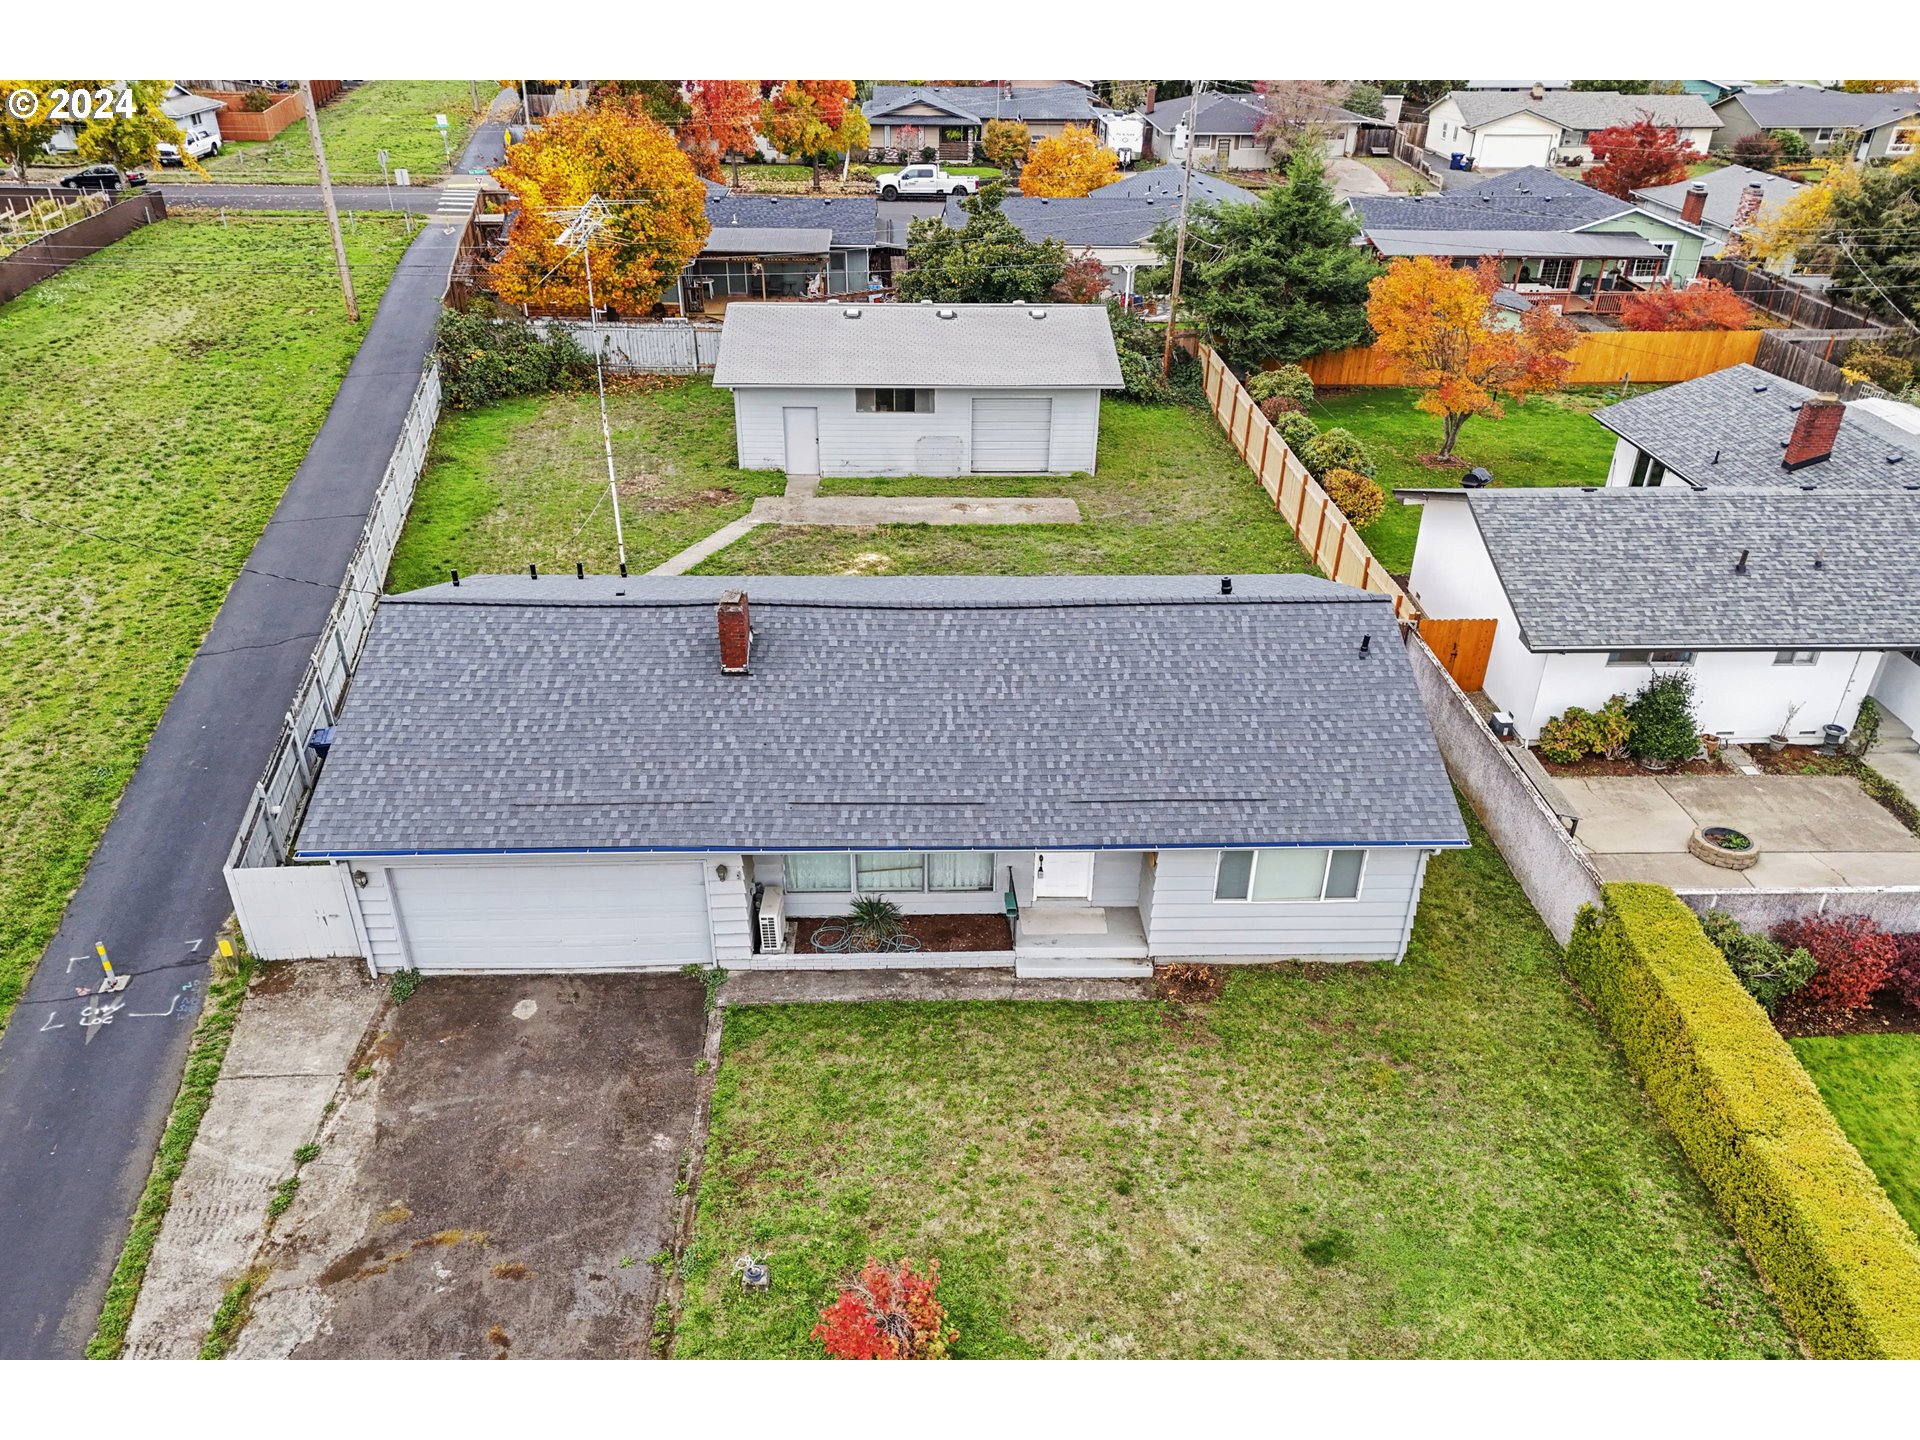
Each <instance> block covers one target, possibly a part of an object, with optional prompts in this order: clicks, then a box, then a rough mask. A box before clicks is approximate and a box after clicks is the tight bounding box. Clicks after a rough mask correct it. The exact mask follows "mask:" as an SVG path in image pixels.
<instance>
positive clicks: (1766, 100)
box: [1713, 85, 1920, 160]
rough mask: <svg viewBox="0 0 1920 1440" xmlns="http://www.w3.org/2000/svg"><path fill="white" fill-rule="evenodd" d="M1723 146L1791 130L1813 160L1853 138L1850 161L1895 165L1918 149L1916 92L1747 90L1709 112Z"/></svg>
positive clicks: (1790, 87) (1918, 95)
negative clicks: (1717, 122) (1893, 162)
mask: <svg viewBox="0 0 1920 1440" xmlns="http://www.w3.org/2000/svg"><path fill="white" fill-rule="evenodd" d="M1713 113H1714V114H1716V115H1718V116H1719V117H1720V121H1721V124H1722V125H1723V126H1725V129H1724V130H1723V131H1722V139H1723V141H1724V143H1726V144H1728V145H1731V144H1732V143H1733V142H1734V141H1735V140H1738V139H1739V138H1740V137H1741V136H1742V135H1751V134H1754V133H1755V132H1756V131H1759V132H1771V131H1774V130H1794V131H1797V132H1799V135H1800V138H1801V139H1803V140H1805V141H1806V142H1807V145H1808V147H1809V148H1810V149H1811V150H1812V151H1813V153H1814V154H1816V155H1822V154H1825V153H1826V152H1827V151H1828V150H1829V149H1831V148H1832V147H1833V145H1834V144H1835V143H1836V142H1837V141H1840V140H1841V139H1842V138H1843V137H1845V136H1848V135H1852V136H1854V137H1855V143H1854V150H1853V154H1854V158H1855V159H1858V160H1889V159H1891V160H1898V159H1902V158H1904V157H1905V156H1908V155H1911V154H1913V153H1914V151H1915V150H1916V149H1920V93H1915V92H1913V91H1902V92H1896V93H1894V94H1890V95H1856V94H1854V93H1852V92H1851V91H1847V90H1817V89H1814V88H1813V87H1812V86H1810V85H1772V86H1767V87H1765V88H1758V87H1750V88H1748V89H1745V90H1742V91H1741V92H1740V93H1739V94H1737V95H1729V96H1728V97H1727V98H1726V99H1724V100H1722V101H1721V102H1720V103H1719V104H1717V105H1715V106H1714V107H1713Z"/></svg>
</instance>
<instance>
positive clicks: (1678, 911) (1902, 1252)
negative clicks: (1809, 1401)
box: [1566, 884, 1920, 1359]
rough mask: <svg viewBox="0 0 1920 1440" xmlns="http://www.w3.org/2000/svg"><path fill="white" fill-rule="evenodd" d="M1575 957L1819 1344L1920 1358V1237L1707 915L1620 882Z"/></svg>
mask: <svg viewBox="0 0 1920 1440" xmlns="http://www.w3.org/2000/svg"><path fill="white" fill-rule="evenodd" d="M1604 893H1605V897H1606V899H1605V908H1604V909H1603V910H1595V909H1594V908H1593V907H1591V906H1589V907H1586V908H1585V909H1583V910H1582V911H1581V913H1580V918H1579V919H1578V921H1576V922H1575V925H1574V932H1573V937H1572V940H1571V942H1570V943H1569V945H1568V947H1567V952H1566V954H1567V969H1568V971H1569V972H1570V973H1571V974H1572V976H1573V978H1574V981H1575V982H1576V983H1577V984H1578V985H1579V986H1580V988H1581V989H1582V990H1583V991H1584V992H1585V993H1586V996H1587V998H1588V999H1589V1000H1591V1001H1592V1002H1593V1006H1594V1008H1595V1010H1596V1011H1598V1012H1599V1015H1600V1018H1601V1020H1602V1021H1603V1023H1604V1024H1605V1025H1606V1028H1607V1030H1608V1031H1609V1032H1610V1033H1611V1034H1612V1036H1613V1038H1614V1040H1615V1041H1616V1042H1618V1044H1619V1045H1620V1047H1621V1049H1622V1050H1623V1051H1624V1052H1625V1054H1626V1057H1627V1060H1628V1062H1629V1063H1630V1064H1631V1065H1632V1067H1633V1069H1634V1070H1635V1072H1636V1073H1637V1074H1638V1075H1639V1076H1640V1078H1641V1080H1642V1081H1643V1083H1644V1084H1645V1085H1646V1088H1647V1096H1648V1098H1649V1099H1650V1100H1652V1101H1653V1104H1654V1106H1655V1108H1657V1109H1658V1110H1659V1111H1660V1113H1661V1116H1662V1117H1663V1118H1664V1119H1665V1120H1666V1122H1667V1124H1668V1125H1669V1126H1670V1127H1671V1128H1672V1130H1673V1132H1674V1135H1675V1136H1676V1138H1678V1140H1679V1141H1680V1145H1681V1148H1682V1149H1683V1150H1684V1151H1685V1152H1686V1155H1687V1158H1688V1160H1689V1161H1690V1162H1691V1163H1692V1165H1693V1168H1694V1170H1695V1172H1696V1173H1697V1174H1698V1175H1699V1176H1700V1179H1701V1181H1702V1183H1703V1184H1705V1186H1706V1187H1707V1190H1708V1192H1709V1193H1710V1194H1712V1196H1713V1197H1714V1200H1715V1202H1716V1203H1717V1204H1718V1205H1719V1207H1720V1211H1721V1213H1722V1214H1723V1215H1725V1216H1726V1217H1727V1219H1728V1221H1729V1222H1730V1223H1731V1224H1732V1226H1733V1228H1734V1230H1735V1232H1736V1233H1737V1234H1738V1235H1739V1236H1740V1239H1741V1241H1742V1242H1743V1243H1744V1244H1745V1246H1746V1248H1747V1251H1748V1253H1749V1254H1750V1255H1751V1256H1752V1257H1753V1261H1754V1264H1755V1266H1756V1267H1757V1268H1758V1269H1759V1271H1760V1274H1761V1276H1762V1277H1763V1278H1764V1279H1765V1280H1766V1281H1767V1283H1768V1284H1769V1285H1770V1286H1771V1287H1772V1289H1773V1292H1774V1294H1775V1295H1776V1296H1777V1297H1778V1298H1779V1301H1780V1307H1781V1309H1782V1311H1784V1312H1785V1314H1786V1317H1787V1319H1788V1321H1789V1322H1790V1323H1791V1324H1792V1325H1793V1326H1794V1328H1795V1329H1796V1330H1798V1331H1799V1332H1800V1335H1801V1337H1802V1339H1804V1340H1805V1341H1806V1344H1807V1346H1808V1348H1809V1349H1810V1350H1811V1351H1812V1352H1813V1353H1814V1354H1815V1355H1818V1356H1821V1357H1822V1358H1827V1359H1847V1358H1851V1359H1868V1358H1876V1357H1888V1358H1891V1357H1900V1358H1907V1359H1911V1358H1920V1307H1915V1306H1914V1304H1913V1303H1912V1297H1913V1296H1914V1295H1915V1294H1920V1245H1916V1244H1915V1243H1914V1238H1913V1233H1912V1232H1911V1231H1910V1230H1908V1229H1907V1226H1906V1222H1905V1221H1903V1220H1902V1219H1901V1218H1900V1214H1899V1212H1898V1211H1896V1210H1895V1209H1894V1208H1893V1205H1892V1203H1891V1202H1890V1201H1889V1200H1888V1199H1887V1197H1886V1194H1885V1193H1884V1192H1883V1191H1882V1190H1881V1189H1880V1185H1879V1182H1878V1181H1876V1180H1875V1179H1874V1177H1873V1172H1872V1171H1870V1170H1868V1169H1867V1167H1866V1163H1865V1162H1864V1161H1863V1160H1861V1158H1860V1156H1859V1154H1858V1153H1857V1152H1856V1151H1855V1150H1854V1148H1853V1147H1852V1146H1851V1145H1850V1144H1848V1143H1847V1139H1846V1137H1845V1136H1844V1135H1843V1134H1841V1132H1840V1128H1839V1126H1838V1125H1837V1124H1835V1123H1834V1119H1833V1116H1832V1114H1831V1113H1829V1111H1828V1110H1827V1107H1826V1104H1825V1102H1824V1101H1822V1100H1821V1098H1820V1092H1819V1091H1818V1090H1817V1089H1815V1088H1814V1084H1813V1081H1812V1080H1811V1079H1810V1078H1809V1077H1808V1075H1807V1072H1806V1071H1805V1070H1803V1069H1801V1068H1800V1062H1799V1061H1798V1060H1796V1059H1795V1058H1794V1055H1793V1051H1792V1050H1791V1049H1790V1048H1789V1047H1788V1045H1787V1043H1786V1041H1784V1040H1782V1039H1781V1038H1780V1035H1779V1032H1777V1031H1776V1030H1775V1029H1774V1028H1773V1026H1772V1025H1771V1024H1770V1023H1769V1022H1768V1020H1767V1017H1766V1016H1765V1015H1764V1014H1762V1013H1761V1010H1760V1007H1759V1006H1758V1005H1756V1004H1754V1002H1753V1000H1752V998H1751V997H1750V996H1748V995H1747V994H1746V993H1745V992H1744V991H1742V990H1741V988H1740V986H1739V984H1738V983H1737V982H1736V981H1735V980H1734V978H1733V973H1732V971H1731V970H1729V969H1728V968H1727V965H1726V963H1725V961H1724V960H1723V959H1722V958H1721V956H1720V952H1719V951H1718V950H1716V949H1715V948H1714V946H1713V945H1712V943H1711V942H1709V941H1708V939H1707V937H1706V935H1705V934H1704V933H1703V932H1702V931H1701V929H1700V925H1699V923H1698V922H1697V921H1696V920H1695V919H1694V916H1693V912H1692V911H1690V910H1688V909H1687V908H1686V906H1684V905H1682V904H1681V903H1680V901H1679V900H1678V899H1677V898H1675V896H1674V894H1673V892H1672V891H1671V890H1668V889H1665V888H1664V887H1662V886H1659V885H1630V884H1611V885H1607V886H1605V887H1604Z"/></svg>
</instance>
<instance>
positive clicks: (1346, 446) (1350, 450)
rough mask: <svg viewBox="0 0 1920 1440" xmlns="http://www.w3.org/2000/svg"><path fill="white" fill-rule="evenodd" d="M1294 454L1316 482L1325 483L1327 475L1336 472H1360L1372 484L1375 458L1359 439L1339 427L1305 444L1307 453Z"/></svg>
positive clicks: (1298, 452) (1297, 452) (1324, 431)
mask: <svg viewBox="0 0 1920 1440" xmlns="http://www.w3.org/2000/svg"><path fill="white" fill-rule="evenodd" d="M1294 453H1295V454H1297V455H1298V456H1299V457H1300V463H1301V464H1302V465H1305V466H1306V467H1307V469H1308V470H1309V471H1311V472H1312V474H1313V478H1314V479H1316V480H1324V479H1325V478H1326V477H1327V474H1328V472H1330V471H1333V470H1357V471H1359V472H1360V474H1362V475H1364V476H1366V477H1367V479H1369V480H1371V479H1372V478H1373V477H1374V474H1375V466H1374V463H1373V456H1372V455H1370V454H1368V453H1367V447H1366V446H1365V445H1362V444H1361V443H1360V437H1359V436H1358V435H1355V434H1354V433H1353V432H1352V431H1351V430H1346V429H1343V428H1341V427H1340V426H1338V425H1336V426H1334V428H1333V429H1331V430H1323V431H1321V432H1320V433H1319V434H1318V435H1316V436H1314V437H1313V439H1311V440H1309V441H1308V442H1307V443H1306V446H1305V448H1304V449H1300V450H1296V451H1295V452H1294Z"/></svg>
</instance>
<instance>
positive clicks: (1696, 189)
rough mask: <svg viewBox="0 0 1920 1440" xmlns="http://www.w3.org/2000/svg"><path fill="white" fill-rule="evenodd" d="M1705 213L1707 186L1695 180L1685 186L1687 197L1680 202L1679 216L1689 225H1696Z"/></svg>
mask: <svg viewBox="0 0 1920 1440" xmlns="http://www.w3.org/2000/svg"><path fill="white" fill-rule="evenodd" d="M1706 213H1707V187H1706V186H1704V185H1702V184H1701V183H1700V182H1699V181H1698V180H1696V181H1694V182H1693V184H1691V185H1689V186H1688V187H1687V198H1686V199H1684V200H1682V201H1681V202H1680V218H1681V219H1682V220H1684V221H1686V223H1687V224H1689V225H1698V224H1699V223H1700V217H1701V216H1703V215H1705V214H1706Z"/></svg>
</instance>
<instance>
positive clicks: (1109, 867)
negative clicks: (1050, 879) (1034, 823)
mask: <svg viewBox="0 0 1920 1440" xmlns="http://www.w3.org/2000/svg"><path fill="white" fill-rule="evenodd" d="M994 860H995V862H996V864H997V866H998V868H997V869H996V870H995V872H994V873H995V876H996V877H997V880H998V883H999V885H1000V888H1001V889H1002V890H1004V889H1005V888H1006V879H1007V867H1008V866H1012V867H1013V890H1014V893H1015V894H1016V895H1018V896H1019V897H1020V904H1021V907H1022V908H1025V907H1026V906H1029V905H1031V904H1033V851H1031V850H1016V851H1009V852H1003V853H1002V854H999V855H996V856H994ZM1145 860H1146V855H1145V852H1143V851H1139V850H1100V851H1096V852H1095V853H1094V857H1093V898H1092V899H1091V900H1088V901H1086V902H1085V903H1086V904H1089V905H1118V906H1129V907H1131V906H1134V905H1138V904H1139V903H1140V872H1141V869H1142V868H1143V866H1144V863H1145ZM1048 903H1050V904H1051V903H1053V902H1051V901H1050V902H1048ZM1061 903H1064V904H1073V903H1074V902H1073V901H1064V902H1061Z"/></svg>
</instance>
